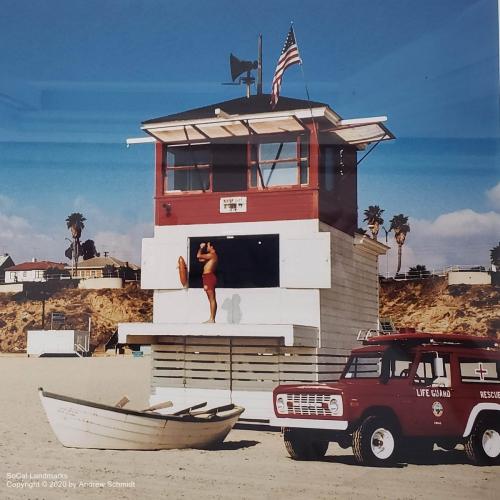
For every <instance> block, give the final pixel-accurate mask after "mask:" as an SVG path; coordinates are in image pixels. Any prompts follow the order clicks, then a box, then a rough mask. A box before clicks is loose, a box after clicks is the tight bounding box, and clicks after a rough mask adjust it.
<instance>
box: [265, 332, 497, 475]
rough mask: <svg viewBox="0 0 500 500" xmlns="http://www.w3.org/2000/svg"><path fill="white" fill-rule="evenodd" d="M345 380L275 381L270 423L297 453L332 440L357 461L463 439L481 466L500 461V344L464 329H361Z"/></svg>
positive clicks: (319, 452)
mask: <svg viewBox="0 0 500 500" xmlns="http://www.w3.org/2000/svg"><path fill="white" fill-rule="evenodd" d="M360 334H361V335H359V336H358V340H361V341H362V342H363V346H362V347H359V348H355V349H353V350H352V352H351V354H350V356H349V358H348V360H347V363H346V366H345V368H344V370H343V372H342V375H341V377H340V379H339V380H338V381H337V382H332V383H320V384H294V385H290V384H288V385H279V386H278V387H276V388H275V389H274V391H273V402H274V416H273V417H272V418H271V422H270V423H271V425H274V426H279V427H281V428H283V436H284V441H285V446H286V449H287V451H288V453H289V455H290V456H291V457H292V458H293V459H297V460H312V459H319V458H322V457H323V456H324V455H325V454H326V451H327V449H328V446H329V443H330V442H337V443H338V444H339V445H340V446H341V447H343V448H348V447H349V446H351V447H352V450H353V453H354V457H355V460H356V462H357V463H358V464H361V465H369V466H384V465H388V464H391V463H395V462H401V461H411V460H412V459H415V458H418V457H428V456H429V454H430V453H431V452H432V450H433V447H434V444H437V445H438V446H439V447H441V448H443V449H454V448H455V447H456V446H457V445H459V444H460V445H463V447H464V449H465V453H466V454H467V457H468V458H469V459H470V460H471V461H472V462H473V463H475V464H476V465H497V464H499V462H500V350H499V346H498V341H497V340H496V339H492V338H486V337H475V336H472V335H465V334H456V333H453V334H437V333H417V332H415V330H414V329H406V330H399V331H398V332H397V333H392V334H386V335H381V334H380V332H376V331H364V332H360Z"/></svg>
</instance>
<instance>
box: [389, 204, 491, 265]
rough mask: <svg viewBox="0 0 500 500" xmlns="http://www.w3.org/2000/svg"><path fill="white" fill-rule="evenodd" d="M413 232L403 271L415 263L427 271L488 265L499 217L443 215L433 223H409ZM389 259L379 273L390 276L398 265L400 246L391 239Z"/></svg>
mask: <svg viewBox="0 0 500 500" xmlns="http://www.w3.org/2000/svg"><path fill="white" fill-rule="evenodd" d="M409 223H410V228H411V229H410V233H408V235H407V239H406V242H405V244H404V246H403V258H402V264H403V265H402V268H401V270H402V271H405V270H407V269H408V268H409V267H411V266H415V265H416V264H424V265H425V266H427V269H442V268H444V267H447V266H451V265H463V266H479V265H481V266H489V264H490V249H491V248H493V247H494V246H495V245H497V244H498V241H499V237H500V214H499V213H496V212H486V213H479V212H475V211H474V210H471V209H464V210H458V211H456V212H450V213H447V214H442V215H440V216H439V217H437V218H436V219H434V220H425V219H412V218H410V220H409ZM389 245H390V246H391V250H390V252H389V257H388V258H384V257H382V258H381V259H380V272H381V273H382V274H385V273H386V267H387V261H388V267H389V275H393V274H394V272H395V270H396V266H397V244H396V242H395V241H394V239H393V238H392V237H390V238H389Z"/></svg>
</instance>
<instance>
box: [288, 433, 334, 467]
mask: <svg viewBox="0 0 500 500" xmlns="http://www.w3.org/2000/svg"><path fill="white" fill-rule="evenodd" d="M283 439H284V441H285V447H286V451H287V452H288V454H289V455H290V457H291V458H293V459H294V460H319V459H321V458H323V457H324V456H325V454H326V450H327V449H328V445H329V442H328V441H323V440H319V439H317V438H316V439H315V438H314V436H313V435H312V434H311V433H310V432H307V431H306V430H302V429H285V430H284V433H283Z"/></svg>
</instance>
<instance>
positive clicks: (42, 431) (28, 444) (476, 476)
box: [0, 356, 500, 499]
mask: <svg viewBox="0 0 500 500" xmlns="http://www.w3.org/2000/svg"><path fill="white" fill-rule="evenodd" d="M0 377H1V380H2V388H1V390H0V412H1V417H0V464H1V465H0V474H1V481H0V498H2V499H10V498H29V499H35V498H40V499H46V498H48V499H50V498H81V497H85V498H105V499H114V498H126V499H128V498H131V499H132V498H134V499H135V498H141V499H142V498H169V499H171V498H173V499H175V498H200V497H203V498H223V499H236V498H252V499H253V498H255V499H257V498H259V499H262V498H273V499H277V498H287V499H291V498H301V499H305V498H325V499H326V498H329V499H332V498H342V499H344V498H345V499H351V498H353V499H355V498H370V499H374V498H390V499H392V498H394V499H396V498H397V499H413V498H422V499H424V498H451V497H453V498H455V499H461V498H463V499H471V498H481V499H494V498H498V491H499V490H500V474H499V469H498V467H474V466H472V465H469V464H468V463H467V462H466V458H465V455H464V454H463V453H461V452H459V451H454V452H443V451H439V450H436V451H434V453H433V456H432V457H430V458H429V461H428V463H426V464H422V465H414V464H409V465H401V466H398V467H396V468H390V469H389V468H387V469H374V468H367V467H359V466H357V465H355V464H354V460H353V457H352V454H351V452H350V450H342V449H341V448H340V447H338V446H337V445H330V448H329V450H328V453H327V457H326V459H325V460H324V461H321V462H295V461H293V460H291V459H289V458H288V457H287V455H286V453H285V450H284V446H283V444H282V440H281V436H280V434H279V433H278V432H267V431H252V430H244V429H236V430H233V431H232V432H231V433H230V434H229V436H228V438H227V439H226V441H225V442H224V444H223V445H222V447H221V448H220V449H217V450H214V451H200V450H182V451H181V450H168V451H153V452H133V451H102V450H76V449H70V448H64V447H63V446H61V445H60V444H59V442H58V441H57V439H56V438H55V436H54V435H53V433H52V431H51V429H50V427H49V424H48V422H47V420H46V417H45V414H44V412H43V410H42V407H41V404H40V401H39V399H38V394H37V388H38V387H39V386H42V387H44V388H45V389H47V390H49V391H52V392H60V393H63V394H68V395H73V396H76V397H83V398H87V399H92V400H95V401H99V402H107V403H112V402H113V403H114V402H115V401H117V400H118V399H120V397H121V396H122V395H124V394H127V395H128V396H129V398H130V400H131V403H130V406H131V407H133V408H140V407H143V406H144V405H147V395H148V391H149V388H148V385H149V358H147V357H145V358H143V359H135V358H130V357H117V358H84V359H72V358H41V359H33V358H26V357H20V356H19V357H17V356H13V357H9V356H2V357H0ZM40 474H41V475H43V474H46V475H58V477H59V478H60V479H59V481H55V482H52V484H51V481H50V480H48V481H47V485H45V483H43V481H44V480H43V476H39V475H40ZM37 475H38V476H37ZM40 477H42V479H40ZM70 482H71V483H72V485H74V486H72V487H69V486H68V485H69V483H70ZM50 486H52V487H50Z"/></svg>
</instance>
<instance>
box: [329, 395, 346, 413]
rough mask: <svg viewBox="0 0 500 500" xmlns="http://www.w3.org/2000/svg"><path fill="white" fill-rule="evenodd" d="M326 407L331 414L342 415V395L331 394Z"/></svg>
mask: <svg viewBox="0 0 500 500" xmlns="http://www.w3.org/2000/svg"><path fill="white" fill-rule="evenodd" d="M328 408H329V409H330V411H331V412H332V415H342V413H343V411H344V408H343V405H342V396H332V397H331V398H330V401H329V402H328Z"/></svg>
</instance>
